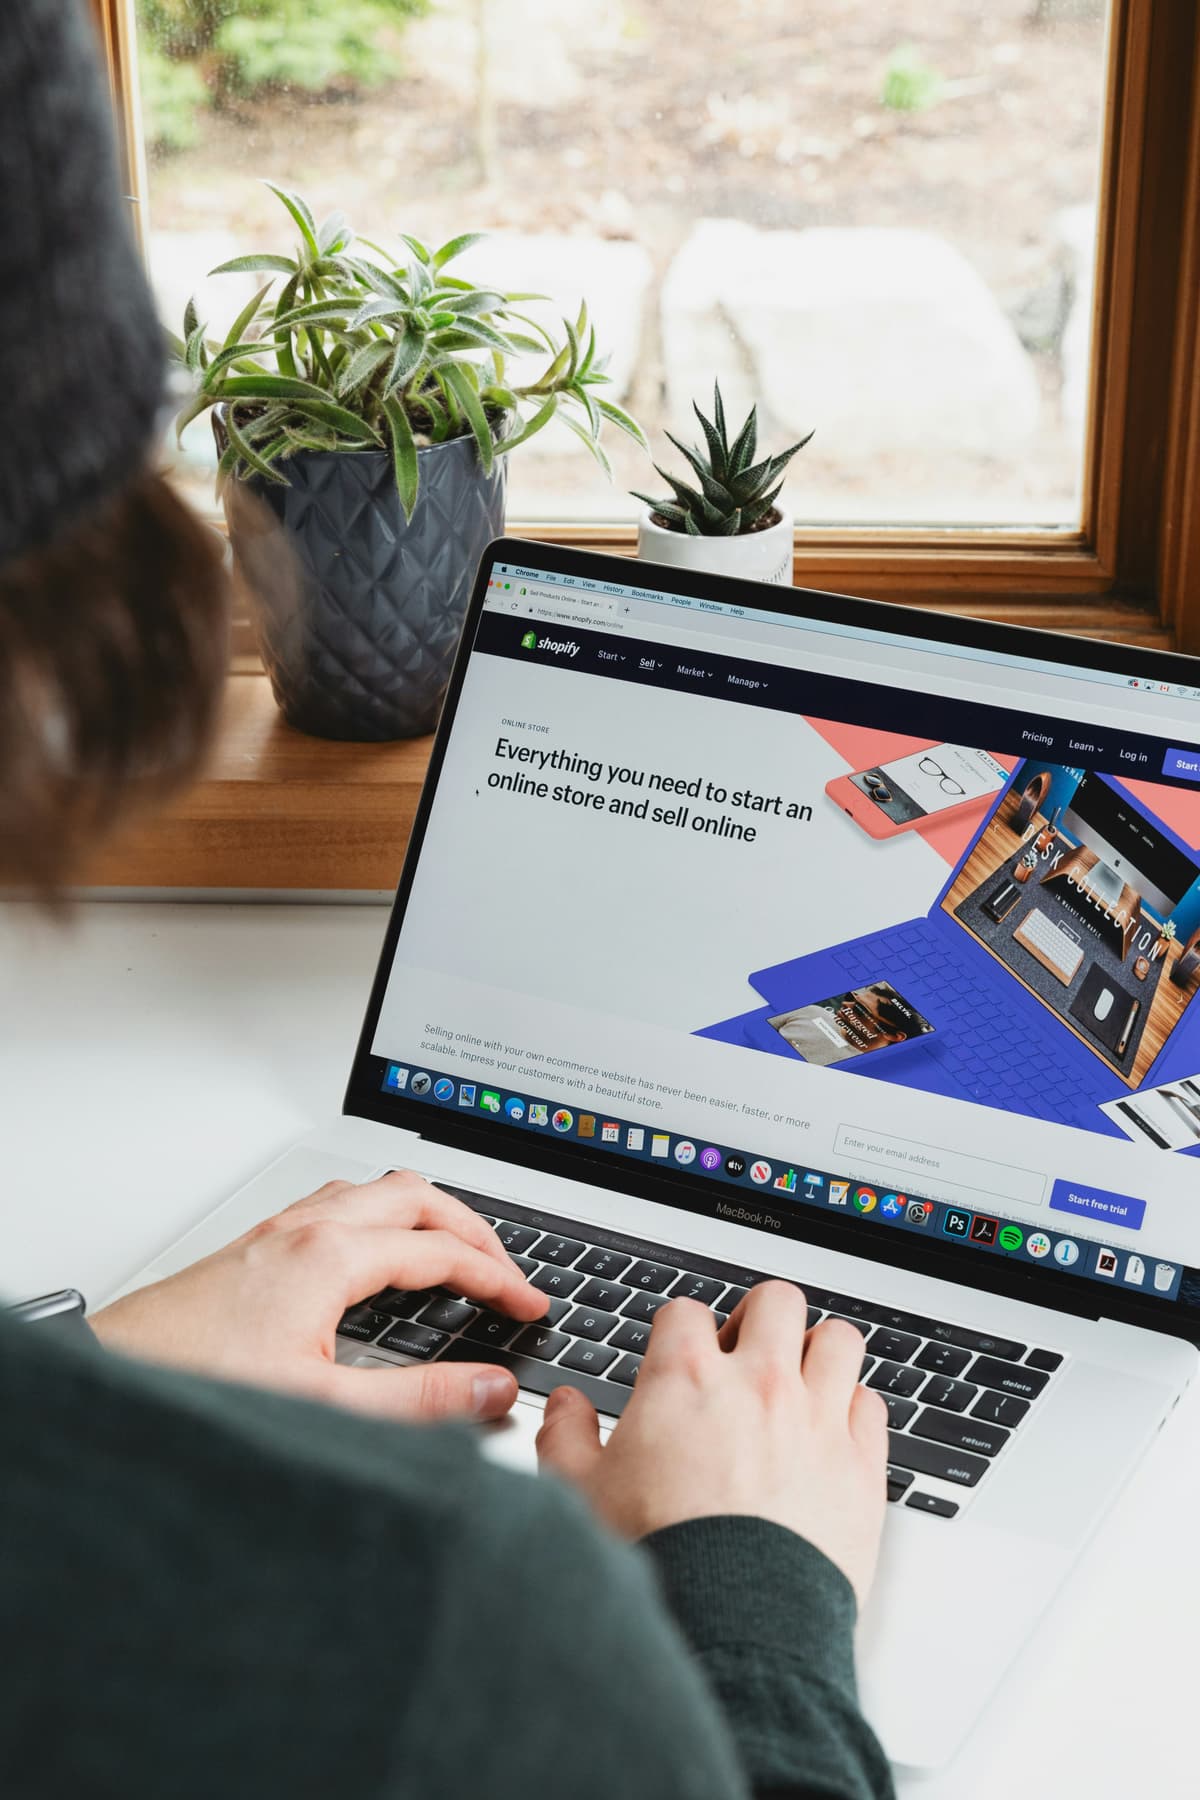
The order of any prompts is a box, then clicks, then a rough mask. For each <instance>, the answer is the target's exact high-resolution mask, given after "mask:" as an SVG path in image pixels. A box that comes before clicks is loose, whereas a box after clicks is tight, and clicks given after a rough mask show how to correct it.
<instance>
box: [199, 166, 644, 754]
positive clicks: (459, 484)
mask: <svg viewBox="0 0 1200 1800" xmlns="http://www.w3.org/2000/svg"><path fill="white" fill-rule="evenodd" d="M267 186H268V187H270V188H271V190H272V192H273V193H275V194H276V195H277V196H278V198H279V200H280V202H281V203H282V205H283V206H284V207H285V208H286V209H287V212H288V214H289V215H290V218H291V220H292V223H293V225H294V226H295V228H296V230H297V232H298V233H299V242H298V244H297V245H296V248H295V251H294V254H292V255H279V254H275V253H274V252H269V253H268V252H264V253H256V254H253V255H249V256H239V257H235V258H234V259H233V261H231V262H227V263H222V264H221V266H220V268H218V269H214V270H213V271H212V273H213V274H214V275H221V274H238V275H245V274H247V273H251V274H264V275H266V276H267V277H268V279H267V281H266V282H265V283H264V284H263V285H262V286H261V287H260V288H259V289H258V291H257V293H256V294H255V295H254V296H253V298H252V299H251V300H250V301H249V302H248V304H247V305H246V306H245V307H244V308H243V309H242V311H241V312H240V313H239V314H238V316H237V318H236V319H235V320H234V322H233V324H232V326H231V327H230V329H229V331H228V333H227V334H226V336H225V338H224V339H223V341H220V342H217V341H215V340H213V339H212V338H210V336H209V334H208V328H207V326H206V325H205V324H204V323H203V322H202V321H201V320H200V319H199V318H198V316H197V313H196V308H195V305H194V303H193V304H190V305H189V306H188V308H187V312H186V314H185V319H184V335H183V338H182V339H174V340H172V344H173V349H174V351H175V354H176V355H177V356H178V358H179V359H180V360H181V361H182V363H183V364H184V366H185V368H186V369H187V371H188V372H189V374H190V377H191V382H192V387H191V392H190V393H189V395H188V397H187V399H186V400H185V402H184V404H183V406H182V407H181V409H180V412H179V416H178V420H177V429H178V431H179V432H180V433H182V432H183V430H184V428H185V427H186V426H187V425H188V424H190V423H191V421H192V420H193V419H195V418H197V417H198V416H199V415H200V414H202V413H203V412H205V411H206V410H208V409H212V417H213V429H214V432H215V434H216V438H217V446H218V450H219V452H220V460H219V463H218V467H217V489H218V493H219V495H220V496H221V499H222V501H223V504H224V508H225V515H226V519H227V521H228V525H229V535H230V542H231V544H232V548H233V557H234V564H235V568H236V571H237V573H238V575H239V576H240V578H241V581H242V583H243V586H244V588H245V590H246V593H247V596H248V599H249V602H250V607H251V612H252V616H253V618H254V622H255V626H256V630H257V635H258V640H259V645H260V648H261V651H262V656H263V661H264V663H265V664H266V668H267V672H268V674H269V675H270V678H271V685H272V687H273V689H274V693H275V697H276V700H277V701H278V704H279V706H280V708H281V710H282V711H283V714H284V716H285V717H286V718H287V720H288V721H289V723H290V724H293V725H295V726H297V727H299V728H300V729H301V730H302V731H307V732H311V733H313V734H315V735H317V736H320V737H334V738H354V739H359V740H362V741H378V740H383V739H390V738H398V737H415V736H418V735H420V734H421V733H424V732H427V731H431V730H432V729H433V727H434V725H435V724H436V722H437V715H438V711H439V708H440V706H441V701H442V695H443V693H444V692H445V687H446V681H447V678H448V675H449V670H450V664H451V660H452V658H453V654H454V649H455V645H456V643H457V640H458V636H459V632H460V629H461V626H462V620H463V614H464V611H465V609H466V604H467V599H468V597H469V593H470V585H471V579H472V577H473V574H474V571H475V567H476V564H477V563H478V561H479V558H480V556H481V554H482V552H483V550H484V548H485V546H486V545H487V544H488V542H489V541H490V540H491V539H492V538H494V537H498V536H500V535H501V534H502V533H503V530H504V499H505V469H506V462H507V457H508V455H509V454H510V452H511V451H513V450H515V449H516V448H517V447H518V445H520V444H524V443H526V442H528V440H529V439H530V438H531V437H533V436H534V435H535V433H537V432H539V431H541V430H542V429H543V428H544V427H545V426H546V425H548V424H549V423H550V422H551V420H558V421H559V422H561V423H562V424H563V425H565V426H567V427H569V429H570V430H572V431H573V432H574V433H575V434H576V435H577V436H578V437H580V438H582V440H583V442H584V443H585V444H586V445H587V447H588V449H589V450H590V451H591V452H592V454H593V456H595V458H596V459H597V461H598V462H599V463H600V464H601V466H602V467H604V468H605V469H606V470H608V468H609V465H608V459H607V457H606V455H605V452H604V448H603V445H602V443H601V432H602V428H603V426H604V425H605V424H606V423H608V424H612V425H615V426H617V427H618V428H619V429H621V430H623V431H626V432H628V433H629V434H630V435H631V436H632V437H633V438H635V439H636V440H637V441H638V442H639V443H642V444H644V443H645V439H644V437H643V434H642V432H641V429H640V427H639V426H638V425H637V424H636V423H635V421H634V420H633V419H632V418H631V417H630V416H629V414H628V413H626V412H624V411H623V410H622V409H621V408H620V407H618V406H615V405H613V404H612V402H611V401H608V400H605V399H604V398H603V397H602V395H601V394H600V393H599V392H598V391H597V390H598V389H601V388H602V387H603V385H604V384H605V382H606V381H607V379H608V378H607V376H606V375H605V373H604V359H603V358H602V357H600V356H599V355H598V354H597V345H596V334H595V331H594V329H593V328H592V327H591V326H590V324H589V322H588V312H587V306H586V303H585V304H584V305H582V306H581V307H580V310H579V316H578V318H577V319H576V320H575V321H574V322H573V323H572V322H571V321H570V320H567V319H564V320H563V330H562V334H561V336H559V335H556V334H555V333H553V332H551V331H548V330H546V329H545V327H544V326H543V325H541V324H540V323H539V322H538V321H537V320H536V319H535V318H533V317H531V316H530V315H528V314H527V313H525V312H524V311H522V310H521V303H522V302H524V301H527V300H532V299H537V298H539V297H540V296H536V295H532V294H514V293H501V292H500V291H498V290H497V289H494V288H488V287H479V286H476V285H475V284H473V283H472V282H469V281H464V280H461V279H459V278H458V277H456V276H455V275H454V274H453V273H452V270H451V265H452V264H453V263H454V261H455V259H456V257H458V256H459V255H460V254H461V253H462V252H463V251H464V250H466V249H467V248H468V247H469V246H470V245H471V244H474V243H476V242H477V241H478V239H479V235H480V234H478V233H469V234H466V235H464V236H461V237H457V238H454V239H452V240H451V241H450V242H449V243H446V244H443V245H442V246H441V247H440V248H439V249H436V250H431V249H429V248H427V247H426V246H425V245H424V244H423V243H421V242H420V241H419V240H418V239H417V238H415V237H409V236H405V237H403V238H402V239H401V243H402V245H403V249H402V251H400V253H399V254H398V255H396V256H393V255H391V254H389V253H388V252H387V251H386V250H384V249H382V248H381V247H380V246H379V245H378V244H375V243H372V242H370V241H368V240H366V239H358V238H356V237H355V234H354V232H353V231H352V230H351V228H350V226H349V225H348V223H347V222H346V220H345V218H344V217H343V216H342V215H341V214H340V213H335V214H333V215H332V216H331V217H330V218H328V219H326V220H325V221H324V223H323V224H321V225H319V226H318V224H317V223H316V221H315V219H314V217H313V214H312V212H311V211H310V209H309V207H308V206H307V205H306V204H305V202H304V201H303V200H302V199H301V198H300V197H299V196H298V195H296V194H292V193H288V192H286V191H285V190H283V189H282V188H278V187H275V186H274V184H273V183H270V182H268V183H267ZM530 357H536V358H538V359H539V362H538V364H537V365H536V367H535V369H534V371H533V373H532V374H531V376H530V378H529V379H527V380H522V381H521V382H519V383H518V381H517V380H516V379H515V376H514V375H513V374H512V373H510V368H511V363H512V359H514V358H519V359H520V360H521V364H522V366H527V365H528V362H529V359H530Z"/></svg>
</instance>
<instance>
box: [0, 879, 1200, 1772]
mask: <svg viewBox="0 0 1200 1800" xmlns="http://www.w3.org/2000/svg"><path fill="white" fill-rule="evenodd" d="M386 917H387V913H386V909H384V908H382V907H356V906H324V907H317V906H291V907H289V906H231V905H195V906H188V905H181V904H163V905H156V904H146V905H136V904H125V903H120V904H105V903H92V904H86V905H83V906H81V907H80V908H79V909H78V911H77V912H76V914H75V917H74V920H73V922H72V923H71V924H70V925H69V926H68V927H67V928H66V930H65V931H64V930H62V929H59V928H55V927H49V926H46V925H44V924H41V923H38V922H36V921H34V920H33V918H32V916H31V914H30V913H29V911H28V909H26V908H24V907H19V906H12V905H10V906H7V907H2V908H0V1009H2V1017H3V1031H2V1033H0V1117H2V1118H3V1142H4V1164H3V1177H2V1186H0V1288H2V1289H3V1290H4V1291H6V1292H7V1293H9V1294H12V1295H19V1294H22V1293H27V1294H31V1293H41V1292H45V1291H46V1290H48V1289H51V1288H56V1287H62V1286H67V1285H71V1286H78V1287H80V1288H82V1289H83V1291H84V1292H85V1293H86V1294H87V1295H88V1296H89V1298H90V1299H91V1300H92V1301H93V1303H96V1302H98V1301H99V1300H101V1299H102V1298H103V1296H104V1295H105V1294H106V1293H107V1292H111V1291H112V1290H113V1289H114V1288H115V1287H116V1286H117V1285H119V1283H120V1282H121V1281H122V1280H124V1279H125V1277H126V1276H128V1275H129V1274H131V1273H132V1272H133V1271H134V1270H135V1269H136V1268H138V1267H139V1266H140V1265H141V1264H142V1263H143V1262H144V1261H146V1259H147V1258H148V1257H149V1256H150V1255H151V1254H152V1253H153V1252H154V1251H156V1250H158V1249H159V1248H161V1247H162V1246H164V1245H165V1244H167V1243H169V1242H170V1241H171V1240H172V1239H173V1238H175V1237H177V1236H178V1235H179V1233H180V1232H181V1231H182V1230H183V1229H184V1228H185V1227H186V1226H188V1225H190V1224H192V1223H193V1222H194V1221H196V1220H197V1219H199V1218H201V1217H203V1215H204V1214H205V1213H206V1212H207V1211H208V1210H209V1209H210V1208H211V1206H212V1205H213V1204H214V1203H215V1202H216V1201H217V1200H219V1199H220V1198H222V1197H223V1196H224V1195H225V1194H227V1193H229V1192H230V1191H232V1189H233V1188H234V1187H235V1186H237V1185H238V1184H239V1183H240V1182H241V1181H243V1180H244V1179H245V1178H247V1177H248V1176H250V1175H252V1174H253V1173H254V1172H255V1170H256V1169H257V1168H259V1167H260V1166H261V1165H262V1164H264V1163H265V1162H266V1161H267V1160H269V1159H270V1158H271V1157H272V1156H274V1155H275V1154H277V1153H278V1152H279V1151H280V1150H282V1149H284V1148H285V1147H286V1146H287V1144H288V1143H289V1142H290V1141H291V1140H292V1139H294V1138H295V1137H296V1136H298V1135H299V1134H300V1133H301V1132H302V1131H304V1130H305V1129H307V1128H308V1127H309V1126H310V1125H312V1124H314V1123H317V1122H319V1121H320V1120H321V1119H323V1118H325V1117H330V1116H335V1115H336V1113H337V1111H338V1109H339V1106H340V1103H341V1095H342V1089H343V1085H344V1081H345V1077H346V1072H347V1069H348V1067H349V1061H350V1056H351V1053H352V1050H353V1047H354V1043H355V1040H356V1037H357V1032H358V1026H359V1022H360V1015H361V1009H362V1006H363V1004H364V1002H365V998H366V993H367V988H368V983H369V979H370V976H371V972H372V969H373V967H374V963H375V958H376V954H377V951H378V946H379V942H380V939H381V936H382V933H383V929H384V924H385V921H386ZM1197 1205H1200V1192H1198V1193H1197ZM1046 1502H1047V1505H1048V1506H1052V1505H1053V1504H1054V1496H1053V1495H1047V1497H1046ZM1198 1624H1200V1383H1196V1384H1193V1386H1192V1388H1191V1390H1190V1391H1189V1393H1188V1394H1187V1395H1186V1396H1185V1398H1184V1400H1183V1402H1182V1404H1181V1405H1180V1407H1179V1408H1178V1410H1177V1411H1176V1413H1175V1415H1174V1417H1173V1419H1172V1421H1171V1423H1170V1425H1169V1426H1168V1428H1167V1429H1166V1430H1165V1431H1164V1432H1163V1433H1162V1435H1161V1436H1160V1437H1159V1439H1158V1441H1157V1443H1156V1445H1155V1447H1154V1449H1153V1450H1152V1452H1151V1454H1150V1455H1149V1457H1148V1458H1147V1459H1146V1462H1145V1463H1144V1465H1143V1467H1142V1468H1141V1470H1140V1471H1139V1473H1138V1475H1137V1476H1136V1477H1135V1479H1134V1481H1133V1483H1132V1484H1131V1486H1130V1487H1129V1488H1128V1489H1127V1491H1126V1492H1125V1494H1124V1496H1123V1497H1122V1499H1121V1501H1120V1502H1119V1504H1118V1506H1117V1507H1116V1509H1115V1510H1114V1512H1113V1513H1112V1514H1111V1515H1110V1517H1109V1519H1108V1520H1107V1521H1106V1523H1105V1525H1104V1526H1103V1527H1102V1529H1101V1531H1100V1533H1099V1534H1098V1535H1097V1537H1096V1538H1095V1539H1094V1541H1093V1542H1092V1544H1091V1545H1090V1546H1089V1548H1088V1549H1087V1550H1086V1551H1085V1553H1084V1556H1083V1559H1082V1561H1081V1563H1080V1564H1079V1566H1078V1568H1077V1570H1076V1572H1075V1575H1074V1576H1073V1578H1072V1580H1071V1582H1070V1584H1069V1586H1068V1588H1067V1589H1066V1591H1065V1593H1064V1595H1063V1597H1062V1600H1061V1603H1060V1604H1059V1605H1058V1606H1057V1607H1056V1608H1055V1609H1054V1611H1053V1612H1052V1613H1051V1615H1050V1617H1049V1618H1048V1619H1047V1620H1046V1622H1045V1623H1044V1625H1043V1627H1042V1629H1041V1630H1040V1632H1039V1633H1038V1635H1037V1636H1036V1637H1035V1639H1034V1640H1033V1642H1032V1643H1031V1645H1030V1646H1029V1648H1028V1650H1027V1651H1026V1653H1025V1656H1024V1657H1023V1658H1022V1660H1021V1662H1020V1664H1019V1665H1018V1666H1017V1667H1016V1668H1014V1669H1013V1670H1012V1672H1011V1673H1010V1675H1009V1677H1008V1679H1007V1680H1006V1682H1005V1684H1004V1685H1003V1687H1002V1688H1001V1690H1000V1691H999V1693H998V1694H997V1695H996V1696H995V1697H994V1698H993V1700H992V1701H991V1703H990V1705H989V1707H988V1710H987V1712H986V1713H985V1715H984V1717H983V1719H982V1721H981V1722H980V1724H979V1726H978V1727H977V1729H976V1730H975V1732H974V1734H973V1735H972V1737H971V1739H970V1740H969V1742H968V1744H967V1746H966V1748H965V1750H964V1752H963V1753H962V1755H961V1756H960V1757H959V1759H958V1760H957V1762H956V1764H955V1766H954V1767H953V1768H952V1769H951V1770H949V1771H946V1772H944V1773H943V1774H941V1775H940V1776H938V1777H935V1778H932V1779H930V1780H905V1781H903V1782H902V1784H901V1792H902V1793H903V1794H904V1795H905V1796H911V1797H912V1800H917V1797H921V1800H1013V1796H1014V1795H1017V1794H1019V1795H1021V1796H1022V1800H1043V1797H1044V1800H1074V1797H1075V1796H1080V1797H1081V1800H1082V1797H1083V1796H1087V1800H1133V1797H1135V1796H1136V1797H1137V1800H1141V1797H1142V1796H1146V1797H1147V1800H1149V1797H1150V1796H1153V1800H1176V1797H1178V1800H1184V1797H1185V1796H1186V1797H1193V1800H1194V1796H1195V1795H1196V1794H1197V1793H1198V1792H1200V1751H1198V1749H1197V1744H1196V1733H1197V1726H1196V1720H1195V1714H1194V1711H1193V1709H1194V1708H1195V1706H1196V1703H1197V1701H1196V1694H1197V1682H1196V1676H1197V1673H1200V1651H1198V1648H1197V1626H1198ZM979 1628H980V1629H981V1630H984V1631H986V1629H987V1621H986V1619H981V1620H980V1622H979ZM896 1680H897V1681H899V1682H904V1683H914V1684H915V1683H927V1682H931V1681H932V1682H935V1683H937V1684H938V1685H939V1686H940V1687H942V1688H944V1690H945V1696H946V1705H947V1706H948V1707H954V1706H956V1705H957V1704H959V1700H960V1697H959V1696H958V1695H957V1694H956V1691H955V1656H954V1645H953V1644H951V1643H948V1644H947V1645H946V1647H945V1659H944V1661H942V1662H941V1663H940V1665H939V1666H938V1667H935V1668H897V1670H896Z"/></svg>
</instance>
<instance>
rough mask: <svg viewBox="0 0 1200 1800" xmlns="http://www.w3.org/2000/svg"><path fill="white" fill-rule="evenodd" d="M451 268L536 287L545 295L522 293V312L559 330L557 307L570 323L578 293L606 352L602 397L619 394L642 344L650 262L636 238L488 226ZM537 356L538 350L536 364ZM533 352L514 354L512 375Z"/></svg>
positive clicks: (530, 365)
mask: <svg viewBox="0 0 1200 1800" xmlns="http://www.w3.org/2000/svg"><path fill="white" fill-rule="evenodd" d="M452 273H454V274H456V275H462V276H463V277H464V278H466V279H469V280H471V281H476V282H480V283H482V282H489V283H494V284H495V285H496V286H497V287H498V288H500V289H501V290H502V291H503V292H520V293H529V292H533V293H537V294H545V295H547V296H548V300H546V301H530V302H528V303H525V304H523V305H522V308H521V310H522V311H523V312H528V313H531V314H532V315H533V316H534V317H536V318H538V319H539V320H540V321H541V323H542V324H543V325H544V326H545V327H546V329H547V330H549V331H552V332H554V333H555V334H556V335H557V337H558V338H559V339H561V338H562V320H563V316H564V314H565V315H566V317H568V318H569V319H570V321H571V323H572V324H574V323H575V320H576V317H577V315H578V312H579V302H580V301H581V300H586V301H587V303H588V311H589V313H590V316H591V319H592V323H593V324H594V325H595V327H596V341H597V343H598V344H599V345H600V346H601V347H602V348H603V350H604V351H606V352H610V353H611V360H610V362H609V365H608V374H609V375H610V376H611V378H612V384H611V386H609V387H606V388H601V389H600V390H599V391H600V393H601V395H602V397H603V398H604V399H605V400H620V399H621V398H622V396H623V395H624V394H626V393H628V391H629V385H630V382H631V381H632V380H633V376H634V371H635V369H636V368H637V364H638V360H639V358H640V355H641V349H642V326H643V319H644V314H645V308H646V295H647V292H648V290H649V287H650V281H651V277H652V274H653V265H652V263H651V260H650V256H649V253H648V252H647V251H646V250H644V249H643V248H642V246H641V245H640V244H634V243H631V242H630V241H629V240H628V239H624V238H601V237H576V236H573V235H567V234H563V235H561V236H552V235H546V236H541V235H536V236H535V235H533V234H528V235H526V234H523V233H521V232H510V231H495V232H490V233H489V234H488V236H487V237H486V238H485V239H484V241H483V243H481V244H476V245H474V246H473V247H472V249H470V250H469V251H468V252H467V253H466V255H464V256H462V257H460V258H459V259H458V261H457V262H455V263H454V264H453V265H452ZM545 360H546V359H545V358H542V362H543V364H544V362H545ZM536 367H537V359H536V358H532V357H531V358H528V359H526V358H521V359H520V360H519V361H514V363H513V364H512V365H511V368H510V375H511V377H512V379H514V380H516V381H518V382H520V381H524V380H526V379H528V378H529V376H530V375H531V374H532V373H533V372H534V370H535V369H536Z"/></svg>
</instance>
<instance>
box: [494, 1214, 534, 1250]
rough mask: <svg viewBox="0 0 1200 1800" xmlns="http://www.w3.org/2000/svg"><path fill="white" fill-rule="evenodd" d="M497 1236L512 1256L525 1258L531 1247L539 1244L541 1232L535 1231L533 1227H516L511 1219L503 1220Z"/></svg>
mask: <svg viewBox="0 0 1200 1800" xmlns="http://www.w3.org/2000/svg"><path fill="white" fill-rule="evenodd" d="M496 1236H497V1237H498V1238H499V1239H500V1242H501V1243H502V1244H503V1245H504V1248H505V1249H506V1250H507V1251H508V1253H509V1255H510V1256H524V1255H525V1253H526V1251H527V1250H528V1249H529V1246H530V1245H531V1244H536V1243H537V1241H538V1238H539V1237H540V1236H541V1232H539V1231H535V1230H534V1228H533V1226H532V1225H514V1224H513V1222H512V1220H511V1219H501V1221H500V1223H499V1224H498V1225H497V1227H496Z"/></svg>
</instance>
